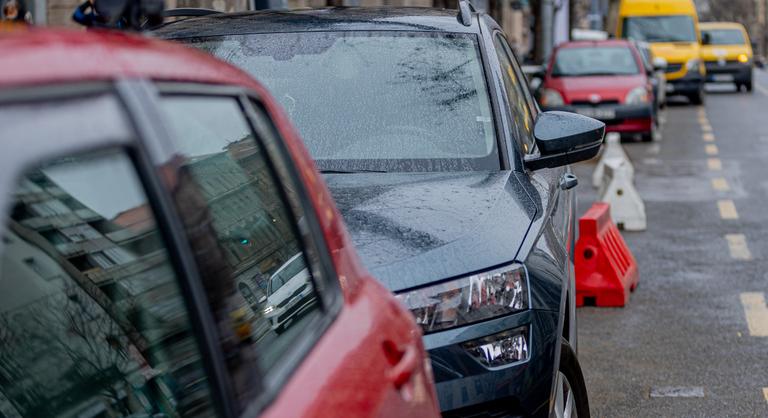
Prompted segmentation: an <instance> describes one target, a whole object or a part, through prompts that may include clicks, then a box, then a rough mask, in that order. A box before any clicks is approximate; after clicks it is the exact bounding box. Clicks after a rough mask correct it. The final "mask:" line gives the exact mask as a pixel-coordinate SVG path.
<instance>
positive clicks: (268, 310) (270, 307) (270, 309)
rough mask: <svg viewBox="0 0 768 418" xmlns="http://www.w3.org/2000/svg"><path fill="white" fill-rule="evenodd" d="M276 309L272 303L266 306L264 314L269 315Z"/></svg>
mask: <svg viewBox="0 0 768 418" xmlns="http://www.w3.org/2000/svg"><path fill="white" fill-rule="evenodd" d="M274 310H275V307H274V306H272V305H269V306H267V307H266V308H264V315H269V314H271V313H272V312H273V311H274Z"/></svg>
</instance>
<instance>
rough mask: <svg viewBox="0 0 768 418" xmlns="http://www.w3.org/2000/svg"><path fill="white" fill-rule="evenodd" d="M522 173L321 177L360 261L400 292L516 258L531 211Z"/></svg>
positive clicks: (531, 206) (362, 174)
mask: <svg viewBox="0 0 768 418" xmlns="http://www.w3.org/2000/svg"><path fill="white" fill-rule="evenodd" d="M520 175H522V174H521V173H516V172H512V171H501V172H466V173H465V172H461V173H384V174H376V173H359V174H331V175H326V177H325V179H326V182H327V183H328V187H329V188H330V190H331V194H333V197H334V199H335V200H336V204H337V206H338V207H339V210H340V212H341V214H342V216H343V217H344V221H345V222H346V225H347V228H348V229H349V231H350V234H351V235H352V238H353V240H354V243H355V245H356V248H357V251H358V253H359V254H360V257H361V258H362V260H363V262H364V264H365V265H366V267H367V268H368V269H369V270H370V271H371V273H373V275H374V276H375V277H376V278H377V279H379V280H380V281H382V282H383V283H384V284H385V285H386V286H387V287H388V288H389V289H390V290H392V291H399V290H403V289H407V288H411V287H415V286H421V285H424V284H427V283H431V282H434V281H438V280H441V279H447V278H452V277H456V276H461V275H464V274H467V273H472V272H477V271H480V270H484V269H488V268H490V267H494V266H497V265H499V264H503V263H507V262H510V261H513V260H515V257H516V255H517V252H518V250H519V249H520V246H521V244H522V242H523V239H524V238H525V236H526V233H527V231H528V229H529V227H530V225H531V223H532V220H533V219H534V217H535V216H536V213H537V210H536V206H535V205H534V203H533V200H532V199H531V198H530V196H529V193H528V191H527V190H525V189H524V186H523V183H522V182H521V181H520V179H519V177H518V176H520Z"/></svg>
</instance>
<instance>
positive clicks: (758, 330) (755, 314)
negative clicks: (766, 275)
mask: <svg viewBox="0 0 768 418" xmlns="http://www.w3.org/2000/svg"><path fill="white" fill-rule="evenodd" d="M741 304H742V305H743V306H744V316H746V317H747V326H748V327H749V335H750V336H752V337H768V306H765V298H764V297H763V292H744V293H742V294H741ZM767 399H768V398H767Z"/></svg>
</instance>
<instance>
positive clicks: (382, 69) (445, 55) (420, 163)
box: [187, 32, 500, 171]
mask: <svg viewBox="0 0 768 418" xmlns="http://www.w3.org/2000/svg"><path fill="white" fill-rule="evenodd" d="M187 42H190V43H192V44H193V45H194V46H196V47H198V48H201V49H203V50H206V51H208V52H211V53H213V54H214V55H216V56H218V57H220V58H223V59H224V60H227V61H230V62H232V63H234V64H235V65H237V66H239V67H241V68H244V69H245V70H247V71H248V72H250V73H251V74H252V75H253V76H254V77H256V78H257V79H258V80H260V81H261V82H262V83H264V84H265V85H266V87H267V88H268V89H269V90H270V91H271V93H272V94H273V95H274V96H275V98H277V99H278V100H279V101H280V102H281V103H282V104H283V106H284V107H285V109H286V110H287V112H288V113H289V115H290V117H291V120H292V121H293V123H294V124H295V125H296V127H297V128H298V130H299V132H300V133H301V135H302V138H303V139H304V141H305V143H306V145H307V148H308V149H309V151H310V153H311V154H312V156H313V157H314V158H315V160H316V161H317V163H318V166H319V167H320V169H321V170H326V171H336V170H338V171H471V170H494V169H495V170H498V169H499V168H500V162H499V156H498V152H497V146H496V138H495V133H494V126H493V120H492V117H491V106H490V101H489V97H488V92H487V88H486V84H485V78H484V76H483V68H482V64H481V61H480V54H479V49H478V45H477V41H476V38H475V37H474V35H464V34H422V33H418V34H414V33H399V32H398V33H393V32H386V33H382V32H379V33H376V32H374V33H370V32H310V33H306V32H305V33H279V34H255V35H241V36H227V37H217V38H207V39H194V40H187Z"/></svg>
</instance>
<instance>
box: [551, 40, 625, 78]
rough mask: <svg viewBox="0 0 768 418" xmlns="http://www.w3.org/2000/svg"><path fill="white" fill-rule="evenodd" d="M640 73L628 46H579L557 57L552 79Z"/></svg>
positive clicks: (560, 50) (564, 49)
mask: <svg viewBox="0 0 768 418" xmlns="http://www.w3.org/2000/svg"><path fill="white" fill-rule="evenodd" d="M638 73H640V66H639V65H638V64H637V60H636V59H635V55H634V54H633V53H632V50H631V49H629V47H628V46H596V47H593V46H577V47H570V48H561V49H559V50H558V51H557V55H555V63H554V65H553V66H552V77H598V76H616V75H635V74H638Z"/></svg>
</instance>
